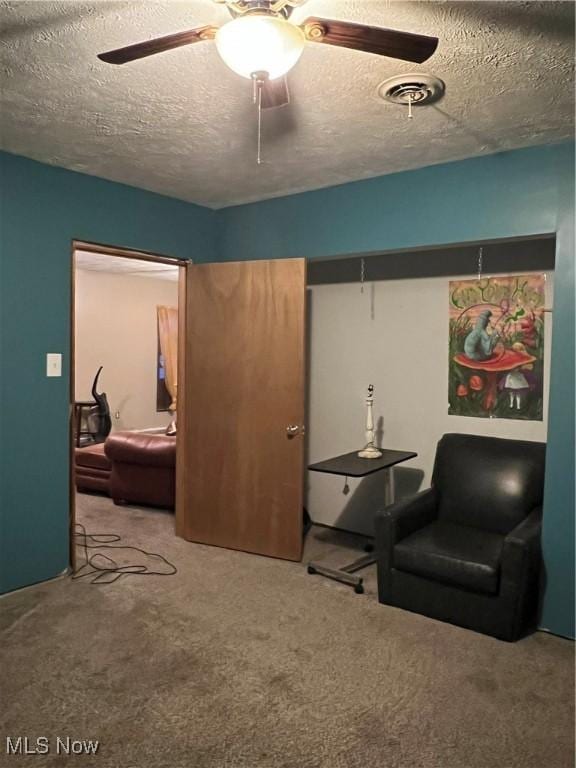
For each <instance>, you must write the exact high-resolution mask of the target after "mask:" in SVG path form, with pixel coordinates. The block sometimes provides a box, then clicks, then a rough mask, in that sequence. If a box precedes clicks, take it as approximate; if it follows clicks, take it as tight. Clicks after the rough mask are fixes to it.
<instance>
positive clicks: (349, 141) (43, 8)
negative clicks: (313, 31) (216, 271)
mask: <svg viewBox="0 0 576 768" xmlns="http://www.w3.org/2000/svg"><path fill="white" fill-rule="evenodd" d="M309 15H318V16H325V17H328V18H330V17H333V18H340V19H347V20H350V21H360V22H364V23H367V24H373V25H381V26H384V27H391V28H396V29H401V30H407V31H412V32H418V33H424V34H434V35H436V36H438V37H439V38H440V45H439V47H438V50H437V52H436V53H435V54H434V56H433V57H432V58H431V59H430V60H429V61H428V62H426V63H424V64H421V65H418V64H411V63H406V62H399V61H396V60H393V59H387V58H383V57H378V56H371V55H368V54H363V53H360V52H358V51H350V50H344V49H339V48H335V47H332V46H322V45H314V44H309V45H307V47H306V49H305V51H304V53H303V55H302V58H301V60H300V61H299V62H298V64H297V65H296V67H295V69H294V70H293V72H292V73H291V75H290V88H291V93H292V104H291V106H289V107H287V108H285V109H280V110H275V111H272V112H268V113H267V114H266V115H265V119H264V161H265V162H264V164H263V165H262V166H260V167H258V166H257V165H256V115H255V113H254V108H253V106H252V103H251V84H250V83H249V82H248V81H247V80H244V79H242V78H240V77H239V76H237V75H235V74H234V73H233V72H232V71H231V70H229V69H228V68H227V67H226V65H225V64H224V63H223V62H222V61H221V60H220V58H219V56H218V53H217V51H216V48H215V46H214V44H213V43H210V42H206V43H200V44H197V45H194V46H189V47H186V48H180V49H178V50H175V51H171V52H169V53H164V54H161V55H158V56H153V57H151V58H148V59H143V60H140V61H136V62H132V63H130V64H126V65H124V66H120V67H115V66H112V65H109V64H105V63H103V62H101V61H99V60H98V59H97V58H96V55H97V54H98V53H100V52H102V51H106V50H109V49H112V48H116V47H120V46H123V45H128V44H130V43H135V42H139V41H141V40H146V39H149V38H152V37H157V36H161V35H164V34H168V33H171V32H177V31H180V30H183V29H189V28H192V27H195V26H198V25H204V24H222V23H225V22H226V20H228V19H229V18H230V16H229V15H228V13H227V11H226V10H225V8H224V7H223V6H221V5H217V4H215V3H213V2H211V0H190V2H185V3H183V2H138V3H128V2H94V3H86V2H77V1H76V0H72V2H12V3H2V4H1V5H0V25H1V26H2V39H3V45H2V68H1V70H0V72H1V77H2V88H1V106H2V113H3V114H2V131H1V137H0V146H1V147H2V148H3V149H5V150H8V151H9V152H13V153H16V154H21V155H27V156H29V157H33V158H35V159H37V160H41V161H43V162H46V163H52V164H54V165H60V166H64V167H67V168H71V169H73V170H77V171H82V172H84V173H89V174H94V175H96V176H101V177H104V178H108V179H112V180H115V181H120V182H123V183H126V184H132V185H134V186H137V187H142V188H145V189H152V190H154V191H156V192H160V193H163V194H167V195H171V196H174V197H178V198H181V199H184V200H190V201H194V202H197V203H202V204H205V205H209V206H214V207H221V206H226V205H231V204H236V203H239V202H246V201H250V200H258V199H262V198H265V197H272V196H280V195H284V194H289V193H293V192H298V191H302V190H307V189H315V188H318V187H324V186H329V185H334V184H341V183H344V182H347V181H350V180H353V179H362V178H367V177H372V176H378V175H381V174H385V173H392V172H395V171H401V170H405V169H409V168H419V167H422V166H426V165H430V164H432V163H442V162H446V161H449V160H456V159H461V158H464V157H470V156H474V155H483V154H493V153H495V152H500V151H504V150H507V149H512V148H516V147H523V146H528V145H532V144H542V143H544V142H552V141H560V140H563V139H568V138H570V137H571V136H572V133H573V121H574V97H573V92H574V89H573V54H574V23H573V16H574V6H573V4H572V3H569V2H564V3H562V2H560V3H555V2H485V1H480V2H400V1H396V0H395V1H394V2H382V0H309V2H308V3H306V5H304V6H303V7H301V8H299V9H298V10H297V11H296V12H295V13H294V16H293V18H294V20H295V21H299V20H300V21H302V20H303V19H305V18H307V17H308V16H309ZM414 71H416V72H419V71H420V72H429V73H431V74H434V75H436V76H438V77H440V78H442V79H443V80H444V81H445V82H446V88H447V92H446V96H445V98H444V100H443V101H441V102H440V103H438V104H437V105H434V106H430V107H427V108H422V109H416V114H415V116H414V119H413V120H408V119H407V114H406V111H405V109H403V108H402V107H398V106H395V105H391V104H388V103H387V102H384V101H382V100H381V99H380V98H379V97H377V95H376V89H377V86H378V84H379V83H380V82H382V81H383V80H385V79H387V78H389V77H392V76H395V75H400V74H405V73H410V72H414Z"/></svg>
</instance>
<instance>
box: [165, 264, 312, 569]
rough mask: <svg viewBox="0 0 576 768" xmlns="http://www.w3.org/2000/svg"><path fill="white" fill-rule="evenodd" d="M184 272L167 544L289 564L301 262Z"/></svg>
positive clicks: (300, 394)
mask: <svg viewBox="0 0 576 768" xmlns="http://www.w3.org/2000/svg"><path fill="white" fill-rule="evenodd" d="M187 273H188V277H187V286H186V319H185V323H186V341H185V349H184V366H185V371H184V374H185V375H184V380H185V387H186V391H185V394H184V397H185V402H186V411H185V423H183V424H182V423H179V425H178V436H179V437H178V439H179V446H180V449H179V450H180V452H181V456H180V462H179V468H178V471H177V494H178V498H177V509H178V520H177V529H176V530H177V533H178V534H179V535H181V536H183V537H184V538H186V539H188V540H190V541H196V542H202V543H204V544H212V545H216V546H220V547H227V548H229V549H239V550H243V551H245V552H255V553H258V554H262V555H269V556H272V557H279V558H285V559H289V560H300V558H301V556H302V514H303V507H302V504H303V477H304V466H303V462H304V438H303V434H302V432H303V430H302V425H303V419H304V358H305V342H304V333H305V325H304V323H305V293H306V262H305V260H304V259H283V260H278V261H252V262H234V263H220V264H200V265H191V266H190V267H189V268H188V270H187ZM178 398H179V400H180V392H179V393H178ZM290 426H293V427H296V428H299V431H298V432H297V433H296V434H292V435H290V434H289V432H288V431H287V430H288V428H289V427H290ZM292 431H293V432H294V431H295V430H294V429H293V430H292Z"/></svg>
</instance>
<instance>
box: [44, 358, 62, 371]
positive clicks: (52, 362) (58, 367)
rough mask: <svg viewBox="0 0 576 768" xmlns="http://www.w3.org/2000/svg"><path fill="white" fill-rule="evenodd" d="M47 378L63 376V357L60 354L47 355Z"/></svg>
mask: <svg viewBox="0 0 576 768" xmlns="http://www.w3.org/2000/svg"><path fill="white" fill-rule="evenodd" d="M46 376H62V355H61V354H60V353H59V352H48V353H47V355H46Z"/></svg>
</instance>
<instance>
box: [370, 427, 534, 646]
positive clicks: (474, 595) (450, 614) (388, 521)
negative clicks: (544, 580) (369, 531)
mask: <svg viewBox="0 0 576 768" xmlns="http://www.w3.org/2000/svg"><path fill="white" fill-rule="evenodd" d="M545 455H546V446H545V444H544V443H533V442H524V441H519V440H502V439H499V438H492V437H479V436H476V435H459V434H449V435H444V437H443V438H442V439H441V440H440V442H439V443H438V447H437V451H436V460H435V463H434V471H433V476H432V487H431V488H430V489H429V490H427V491H423V492H422V493H419V494H418V495H417V496H415V497H413V498H411V499H408V500H405V501H401V502H400V503H398V504H394V505H392V506H391V507H388V508H387V509H386V510H384V511H383V512H381V513H379V514H378V515H377V517H376V546H377V553H378V599H379V600H380V602H381V603H386V604H388V605H394V606H396V607H398V608H406V609H408V610H410V611H415V612H417V613H422V614H424V615H425V616H430V617H432V618H435V619H440V620H441V621H448V622H451V623H452V624H458V625H459V626H462V627H467V628H468V629H474V630H476V631H478V632H484V633H485V634H488V635H493V636H494V637H498V638H501V639H502V640H517V639H518V638H519V637H521V636H522V634H524V633H525V632H526V631H527V630H528V629H530V628H532V627H534V626H535V624H536V622H537V612H538V602H539V577H540V568H541V560H542V557H541V550H540V530H541V519H542V496H543V490H544V465H545Z"/></svg>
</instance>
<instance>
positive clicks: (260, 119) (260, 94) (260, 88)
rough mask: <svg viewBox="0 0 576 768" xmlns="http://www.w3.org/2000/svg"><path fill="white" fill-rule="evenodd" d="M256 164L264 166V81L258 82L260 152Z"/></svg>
mask: <svg viewBox="0 0 576 768" xmlns="http://www.w3.org/2000/svg"><path fill="white" fill-rule="evenodd" d="M256 162H257V163H258V165H261V164H262V81H259V82H258V152H257V157H256Z"/></svg>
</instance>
